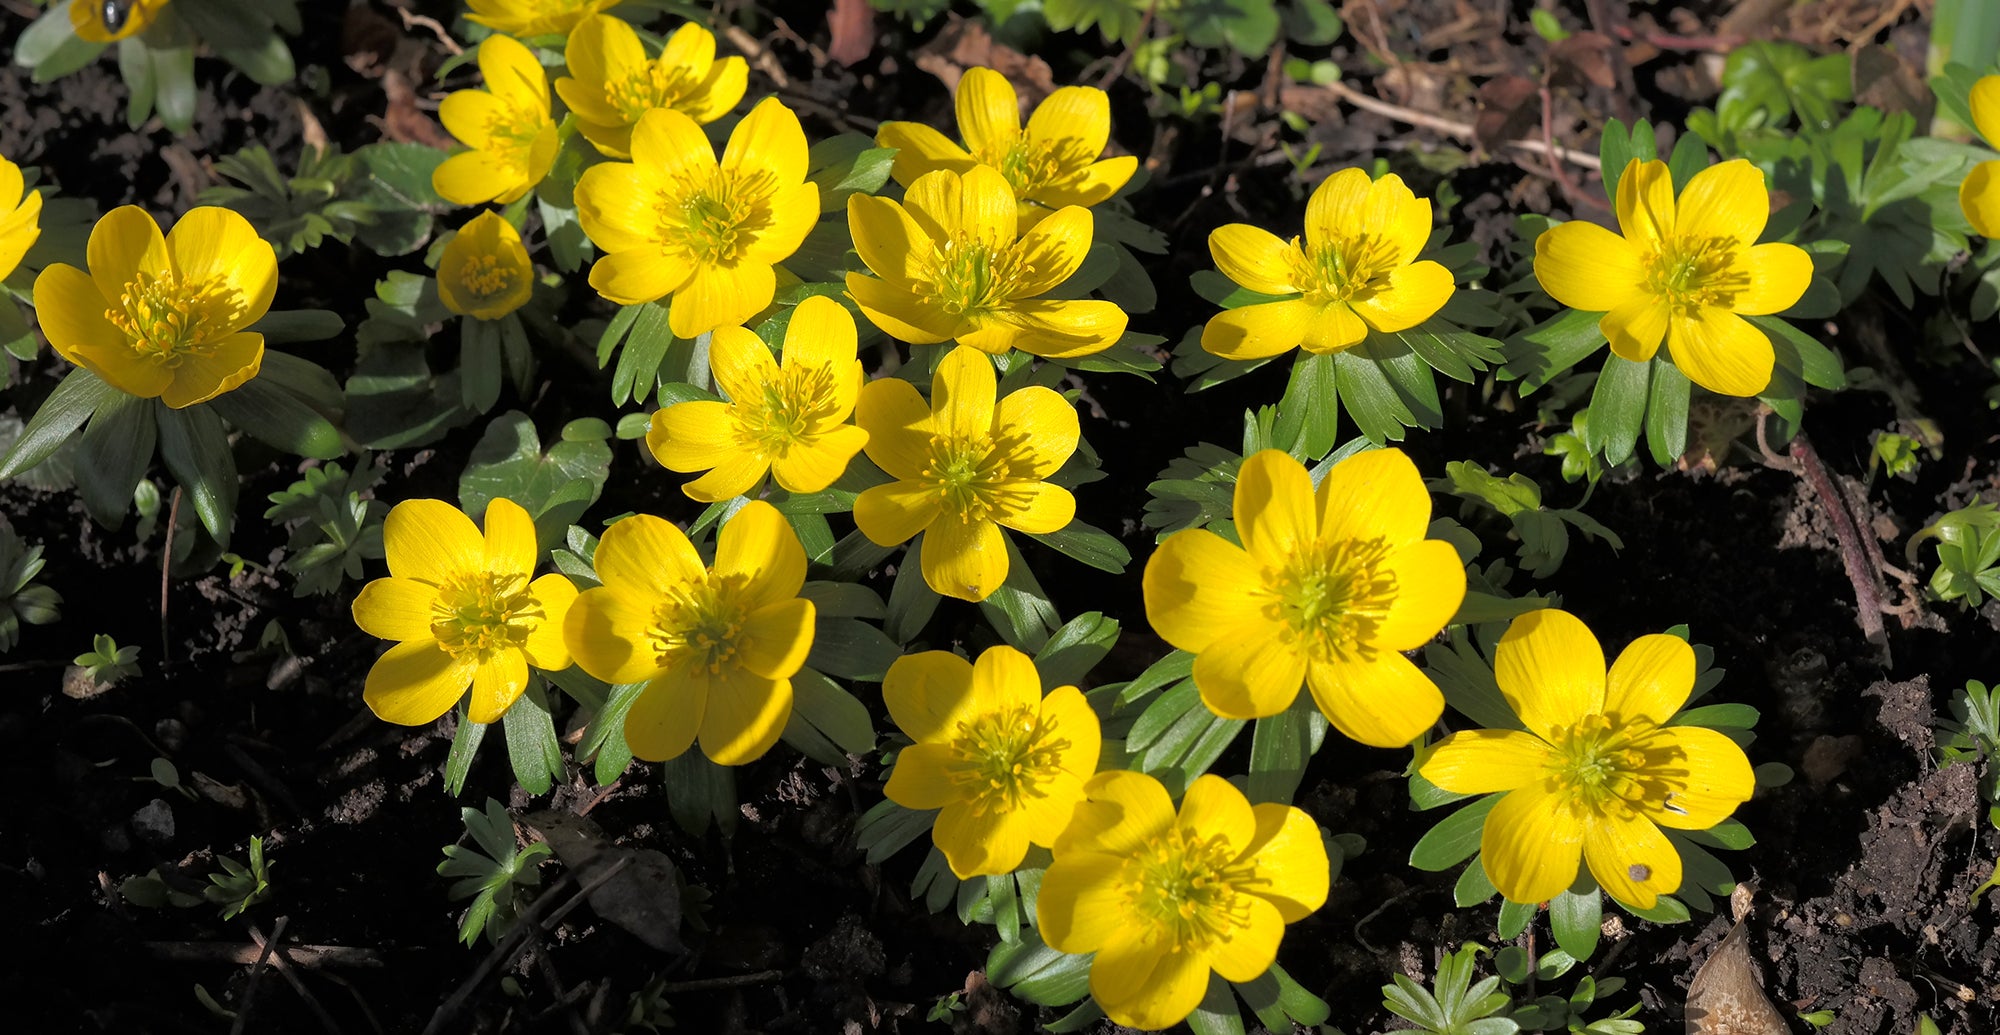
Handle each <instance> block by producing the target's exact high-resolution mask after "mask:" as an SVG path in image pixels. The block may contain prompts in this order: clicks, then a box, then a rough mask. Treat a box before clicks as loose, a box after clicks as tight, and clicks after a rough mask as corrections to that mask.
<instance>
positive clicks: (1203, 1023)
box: [1187, 972, 1243, 1035]
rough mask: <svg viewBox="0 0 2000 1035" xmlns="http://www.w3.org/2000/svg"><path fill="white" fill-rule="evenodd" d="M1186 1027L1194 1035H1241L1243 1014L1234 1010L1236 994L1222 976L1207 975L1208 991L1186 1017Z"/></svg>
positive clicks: (1211, 973)
mask: <svg viewBox="0 0 2000 1035" xmlns="http://www.w3.org/2000/svg"><path fill="white" fill-rule="evenodd" d="M1187 1026H1188V1029H1189V1030H1190V1031H1192V1032H1194V1035H1243V1013H1242V1011H1240V1010H1238V1009H1237V1008H1236V994H1235V993H1234V992H1232V991H1230V988H1229V982H1227V981H1224V980H1223V979H1222V975H1220V974H1216V973H1214V972H1210V973H1209V975H1208V991H1207V992H1205V993H1203V994H1202V997H1201V1003H1200V1004H1199V1005H1197V1006H1196V1007H1195V1008H1194V1012H1193V1013H1190V1014H1188V1015H1187Z"/></svg>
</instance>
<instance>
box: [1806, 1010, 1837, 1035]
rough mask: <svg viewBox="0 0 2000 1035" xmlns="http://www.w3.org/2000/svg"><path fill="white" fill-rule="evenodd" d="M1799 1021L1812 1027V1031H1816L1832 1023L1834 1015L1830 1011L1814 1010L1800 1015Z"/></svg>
mask: <svg viewBox="0 0 2000 1035" xmlns="http://www.w3.org/2000/svg"><path fill="white" fill-rule="evenodd" d="M1799 1020H1802V1021H1804V1022H1806V1023H1807V1024H1810V1025H1812V1028H1813V1030H1814V1031H1818V1030H1819V1029H1821V1028H1824V1027H1826V1026H1827V1025H1829V1024H1832V1023H1833V1022H1834V1014H1833V1011H1832V1010H1814V1011H1813V1012H1811V1013H1802V1014H1800V1015H1799Z"/></svg>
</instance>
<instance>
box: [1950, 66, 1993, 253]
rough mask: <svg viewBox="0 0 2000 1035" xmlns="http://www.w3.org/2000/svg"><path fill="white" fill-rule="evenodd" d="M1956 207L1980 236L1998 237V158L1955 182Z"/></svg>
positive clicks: (1977, 167)
mask: <svg viewBox="0 0 2000 1035" xmlns="http://www.w3.org/2000/svg"><path fill="white" fill-rule="evenodd" d="M1996 78H2000V77H1996ZM1958 207H1959V209H1960V210H1961V211H1963V212H1964V213H1965V218H1966V221H1967V222H1969V223H1971V224H1972V229H1973V232H1975V233H1977V234H1978V235H1979V236H1981V237H2000V162H1981V163H1979V164H1978V165H1975V166H1973V167H1972V171H1971V172H1969V173H1967V174H1966V175H1965V180H1964V182H1962V183H1960V184H1959V185H1958Z"/></svg>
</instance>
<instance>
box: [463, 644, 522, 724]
mask: <svg viewBox="0 0 2000 1035" xmlns="http://www.w3.org/2000/svg"><path fill="white" fill-rule="evenodd" d="M527 689H528V659H527V657H526V656H525V655H523V654H522V653H521V652H520V651H518V650H503V651H500V652H499V653H497V654H495V655H493V656H492V657H491V658H488V659H487V660H485V661H482V662H480V663H479V667H478V668H476V669H474V670H473V672H472V699H471V700H470V701H469V702H468V703H467V707H466V714H465V718H466V721H468V722H476V723H479V724H481V725H484V724H486V723H490V722H499V721H500V718H501V717H502V716H504V715H506V714H507V709H509V708H512V707H514V702H515V701H517V700H520V698H521V694H522V692H523V691H525V690H527Z"/></svg>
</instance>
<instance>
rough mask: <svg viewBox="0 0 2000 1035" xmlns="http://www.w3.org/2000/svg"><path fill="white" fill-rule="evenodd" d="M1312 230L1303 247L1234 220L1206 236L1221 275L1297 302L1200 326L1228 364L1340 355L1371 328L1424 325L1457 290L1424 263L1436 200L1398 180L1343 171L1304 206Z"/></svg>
mask: <svg viewBox="0 0 2000 1035" xmlns="http://www.w3.org/2000/svg"><path fill="white" fill-rule="evenodd" d="M1305 231H1306V232H1305V238H1304V240H1303V241H1301V240H1300V239H1299V238H1297V237H1294V238H1292V239H1291V240H1290V241H1283V240H1279V239H1278V236H1277V235H1276V234H1273V233H1271V232H1270V231H1268V230H1264V229H1260V228H1258V227H1254V226H1250V225H1249V224H1247V223H1231V224H1229V225H1227V226H1222V227H1217V228H1216V229H1215V231H1214V232H1212V233H1210V234H1209V235H1208V251H1209V255H1210V256H1211V257H1213V258H1214V259H1215V268H1216V269H1219V270H1221V271H1222V274H1223V276H1226V277H1228V278H1229V279H1230V280H1233V281H1235V282H1236V283H1237V285H1238V286H1240V287H1244V288H1248V289H1250V290H1251V291H1256V292H1259V293H1261V294H1266V295H1296V296H1297V297H1296V298H1287V299H1283V300H1280V301H1276V302H1260V303H1257V304H1254V305H1246V306H1242V307H1240V308H1237V309H1227V310H1224V311H1222V312H1220V313H1217V314H1216V315H1215V316H1213V317H1211V318H1210V319H1209V321H1208V325H1207V326H1206V327H1203V328H1202V331H1201V347H1202V348H1204V349H1206V350H1208V351H1209V352H1212V353H1214V354H1216V355H1218V356H1222V357H1225V358H1228V359H1263V358H1265V357H1267V356H1275V355H1278V354H1279V353H1282V352H1288V351H1290V350H1292V349H1295V348H1299V347H1301V346H1303V347H1304V348H1305V350H1306V351H1307V352H1320V353H1325V352H1339V351H1340V350H1342V349H1345V348H1349V347H1351V346H1354V345H1358V344H1360V343H1361V341H1362V340H1363V339H1365V338H1367V337H1368V332H1369V331H1370V330H1371V329H1373V330H1377V331H1406V330H1409V329H1410V328H1412V327H1415V326H1416V325H1418V324H1420V323H1423V322H1424V321H1425V320H1428V319H1430V318H1431V317H1432V316H1434V315H1436V313H1437V311H1438V310H1439V309H1441V308H1443V307H1444V304H1445V303H1446V302H1448V301H1450V300H1451V294H1452V292H1453V291H1455V290H1457V288H1456V286H1455V285H1454V284H1453V283H1452V277H1451V271H1450V270H1448V269H1445V268H1444V266H1442V265H1440V264H1438V263H1435V262H1431V261H1430V260H1428V259H1427V260H1424V261H1422V262H1418V261H1417V255H1418V254H1419V253H1421V252H1422V251H1423V250H1424V242H1426V241H1428V240H1429V239H1430V235H1431V203H1430V201H1429V200H1428V199H1425V198H1419V197H1417V196H1416V195H1415V194H1413V193H1411V191H1410V188H1408V187H1406V186H1404V185H1403V180H1402V177H1399V176H1397V175H1396V174H1395V173H1390V174H1388V175H1387V176H1384V177H1382V178H1381V179H1379V180H1373V181H1371V180H1369V178H1368V174H1367V173H1365V172H1362V171H1361V170H1359V169H1342V170H1341V171H1339V172H1337V173H1334V174H1333V175H1332V176H1329V177H1327V178H1326V179H1324V180H1322V181H1320V185H1319V187H1318V188H1317V189H1315V190H1314V191H1313V192H1312V198H1311V199H1310V200H1309V201H1307V202H1306V226H1305Z"/></svg>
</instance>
